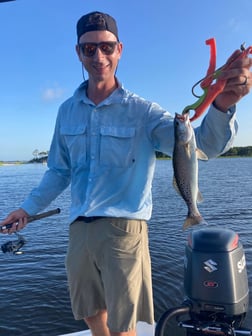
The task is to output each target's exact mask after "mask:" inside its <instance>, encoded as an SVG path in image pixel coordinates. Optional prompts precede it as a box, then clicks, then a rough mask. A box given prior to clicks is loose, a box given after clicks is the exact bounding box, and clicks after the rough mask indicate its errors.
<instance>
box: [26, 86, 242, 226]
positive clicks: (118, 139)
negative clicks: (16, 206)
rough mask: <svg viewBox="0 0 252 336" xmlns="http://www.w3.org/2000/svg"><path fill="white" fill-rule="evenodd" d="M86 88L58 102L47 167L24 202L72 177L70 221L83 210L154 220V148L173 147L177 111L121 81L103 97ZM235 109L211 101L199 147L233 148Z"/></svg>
mask: <svg viewBox="0 0 252 336" xmlns="http://www.w3.org/2000/svg"><path fill="white" fill-rule="evenodd" d="M86 88H87V82H84V83H82V84H81V85H80V87H79V88H78V89H77V90H76V91H75V93H74V95H73V96H72V97H71V98H69V99H68V100H66V101H65V102H64V103H63V104H62V105H61V106H60V108H59V112H58V116H57V120H56V125H55V131H54V135H53V139H52V143H51V148H50V151H49V157H48V170H47V171H46V172H45V174H44V176H43V178H42V180H41V183H40V184H39V186H38V187H37V188H35V189H34V190H32V192H31V194H30V195H29V196H28V198H27V199H26V200H25V201H24V203H23V204H22V206H21V207H22V208H23V209H24V210H25V211H26V212H27V213H28V214H30V215H33V214H35V213H38V212H39V211H41V210H43V209H44V208H46V207H47V206H48V205H49V204H50V203H51V202H52V201H53V200H54V199H55V198H56V197H57V196H58V195H59V194H60V193H61V192H62V191H63V190H64V189H66V188H67V187H68V186H69V184H70V183H71V207H70V218H69V221H70V222H72V221H74V220H75V219H76V218H77V217H78V216H88V217H89V216H108V217H124V218H132V219H144V220H148V219H149V218H150V217H151V212H152V196H151V186H152V179H153V174H154V168H155V151H161V152H164V153H167V154H169V155H171V154H172V151H173V145H174V127H173V117H172V116H171V115H170V114H169V113H168V112H167V111H166V110H164V109H163V108H161V107H160V106H159V105H158V104H156V103H152V102H149V101H146V100H145V99H143V98H141V97H139V96H137V95H135V94H133V93H131V92H129V91H127V90H125V89H124V88H123V87H122V86H121V85H119V87H118V88H117V89H116V90H115V91H114V92H113V93H112V94H111V95H110V96H109V97H108V98H107V99H105V100H104V101H103V102H101V103H100V104H98V105H95V104H94V103H93V102H92V101H91V100H90V99H89V98H88V97H87V95H86ZM234 115H235V112H234V109H233V111H230V112H229V113H222V112H220V111H218V110H216V109H215V108H214V107H213V106H212V107H211V108H210V110H209V112H208V113H207V115H206V117H205V119H204V120H203V122H202V124H201V127H199V128H197V129H196V138H197V143H198V147H199V148H201V149H202V150H203V151H204V152H205V153H206V155H208V157H209V158H211V157H214V156H217V155H219V154H221V153H222V152H224V151H226V150H227V149H228V148H230V146H231V144H232V141H233V137H234V135H235V134H236V131H237V123H236V121H235V117H234ZM171 181H172V177H171ZM171 181H170V182H169V181H167V183H171V184H172V182H171Z"/></svg>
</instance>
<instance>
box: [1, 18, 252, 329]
mask: <svg viewBox="0 0 252 336" xmlns="http://www.w3.org/2000/svg"><path fill="white" fill-rule="evenodd" d="M77 37H78V40H77V46H76V52H77V55H78V57H79V60H80V62H81V63H82V65H83V67H84V68H85V69H86V71H87V72H88V75H89V78H88V80H87V81H85V82H84V83H82V84H81V85H80V87H79V88H78V89H77V90H76V91H75V93H74V95H73V96H72V97H71V98H70V99H68V100H67V101H65V102H64V103H63V104H62V105H61V107H60V109H59V113H58V117H57V121H56V126H55V132H54V136H53V139H52V144H51V148H50V154H49V158H48V170H47V172H46V173H45V175H44V177H43V179H42V181H41V183H40V185H39V186H38V187H37V188H35V189H34V190H33V191H32V192H31V194H30V195H29V196H28V198H27V199H26V200H25V201H24V203H23V204H22V205H21V208H20V209H18V210H16V211H14V212H12V213H11V214H9V216H8V217H7V218H6V219H5V220H4V221H2V223H1V225H6V224H8V223H13V222H17V225H12V228H11V229H9V231H7V230H5V231H4V233H8V232H9V233H13V232H15V231H16V230H21V229H22V228H24V227H25V225H26V224H27V216H28V215H33V214H35V213H37V212H39V211H41V210H42V209H43V208H45V207H46V206H48V205H49V204H50V202H51V201H52V200H54V199H55V198H56V197H57V196H58V195H59V194H60V193H61V192H62V191H63V190H64V189H65V188H66V187H67V186H68V185H69V184H70V182H71V197H72V204H71V210H70V223H71V225H70V233H69V246H68V252H67V257H66V268H67V275H68V282H69V288H70V296H71V303H72V309H73V314H74V316H75V318H76V319H84V320H85V321H86V323H87V324H88V326H89V328H90V329H91V331H92V335H93V336H109V335H110V336H134V335H136V331H135V327H136V322H137V321H145V322H147V323H150V324H152V323H153V322H154V320H153V302H152V285H151V266H150V257H149V248H148V232H147V225H146V221H147V220H148V219H149V218H150V216H151V210H152V200H151V183H152V178H153V173H154V166H155V151H156V150H159V151H163V152H166V153H168V154H171V153H172V149H173V144H174V130H173V118H172V117H171V115H170V114H169V113H168V112H166V111H165V110H164V109H162V108H161V107H160V106H159V105H157V104H155V103H151V102H148V101H146V100H144V99H143V98H140V97H138V96H137V95H135V94H133V93H131V92H129V91H127V90H125V89H124V88H123V87H122V86H121V84H120V82H119V81H118V79H117V78H116V77H115V72H116V69H117V66H118V62H119V59H120V57H121V55H122V49H123V45H122V43H121V42H120V40H119V37H118V30H117V25H116V22H115V20H114V19H113V18H112V17H111V16H109V15H107V14H104V13H100V12H92V13H89V14H87V15H84V16H83V17H81V18H80V20H79V21H78V23H77ZM251 65H252V61H251V59H249V58H244V59H242V60H239V61H237V62H234V63H233V67H232V69H230V70H229V71H227V72H225V73H224V74H223V78H225V79H227V80H228V81H227V85H226V87H225V89H224V91H223V93H221V94H220V95H219V96H218V97H217V98H216V100H215V102H214V105H213V106H211V108H210V110H209V112H208V114H207V115H206V117H205V119H204V121H203V123H202V125H201V127H199V128H198V129H196V138H197V142H198V146H199V147H200V148H201V149H202V150H203V151H204V152H205V153H206V155H208V157H215V156H217V155H219V154H220V153H222V152H224V151H226V150H227V149H228V148H230V145H231V144H232V141H233V137H234V135H235V134H236V129H237V124H236V121H235V106H234V104H235V103H237V102H238V101H239V99H241V98H242V97H243V96H244V95H245V94H247V93H248V92H249V90H250V88H251V85H252V80H251V73H250V67H251Z"/></svg>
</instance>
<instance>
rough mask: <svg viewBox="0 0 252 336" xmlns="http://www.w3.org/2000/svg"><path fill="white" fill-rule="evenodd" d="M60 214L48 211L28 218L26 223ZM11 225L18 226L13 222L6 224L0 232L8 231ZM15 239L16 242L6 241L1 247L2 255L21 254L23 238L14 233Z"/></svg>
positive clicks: (56, 210) (57, 210)
mask: <svg viewBox="0 0 252 336" xmlns="http://www.w3.org/2000/svg"><path fill="white" fill-rule="evenodd" d="M59 213H60V209H59V208H57V209H54V210H49V211H46V212H42V213H40V214H37V215H34V216H29V217H28V218H27V223H30V222H33V221H36V220H39V219H42V218H46V217H50V216H52V215H55V214H59ZM12 225H18V222H14V223H9V224H6V225H4V226H1V227H0V232H1V231H4V230H6V229H10V228H11V227H12ZM15 234H16V236H17V239H16V240H12V241H8V242H6V243H4V244H2V245H1V250H2V251H3V253H6V252H12V253H13V254H22V253H23V251H21V250H20V249H21V248H22V247H23V246H24V244H25V243H26V240H25V238H24V237H23V236H22V235H21V234H18V233H17V232H15Z"/></svg>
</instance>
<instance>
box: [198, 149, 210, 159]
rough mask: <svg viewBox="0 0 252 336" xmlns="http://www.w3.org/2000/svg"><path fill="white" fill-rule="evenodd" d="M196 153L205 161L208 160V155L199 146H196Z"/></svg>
mask: <svg viewBox="0 0 252 336" xmlns="http://www.w3.org/2000/svg"><path fill="white" fill-rule="evenodd" d="M196 155H197V159H198V160H203V161H207V160H208V157H207V155H206V154H205V153H204V152H203V151H202V150H201V149H199V148H196Z"/></svg>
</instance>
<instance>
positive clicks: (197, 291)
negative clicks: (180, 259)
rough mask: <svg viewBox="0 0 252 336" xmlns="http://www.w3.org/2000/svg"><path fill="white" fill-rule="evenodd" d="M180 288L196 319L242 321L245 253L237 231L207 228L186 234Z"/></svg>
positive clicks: (245, 298) (245, 293) (245, 295)
mask: <svg viewBox="0 0 252 336" xmlns="http://www.w3.org/2000/svg"><path fill="white" fill-rule="evenodd" d="M184 290H185V295H186V297H187V300H188V301H189V302H190V304H191V305H192V308H191V312H192V315H193V314H194V316H196V318H197V319H206V320H209V319H210V320H215V321H218V320H221V321H228V322H230V321H234V322H238V323H239V324H240V323H241V322H242V321H243V319H244V317H245V315H246V312H247V310H248V301H249V289H248V279H247V271H246V260H245V255H244V251H243V247H242V244H241V242H240V240H239V236H238V234H237V233H235V232H234V231H232V230H229V229H223V228H216V227H213V228H211V227H207V228H204V229H200V230H194V231H192V232H191V233H190V234H189V237H188V244H187V245H186V248H185V264H184Z"/></svg>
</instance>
